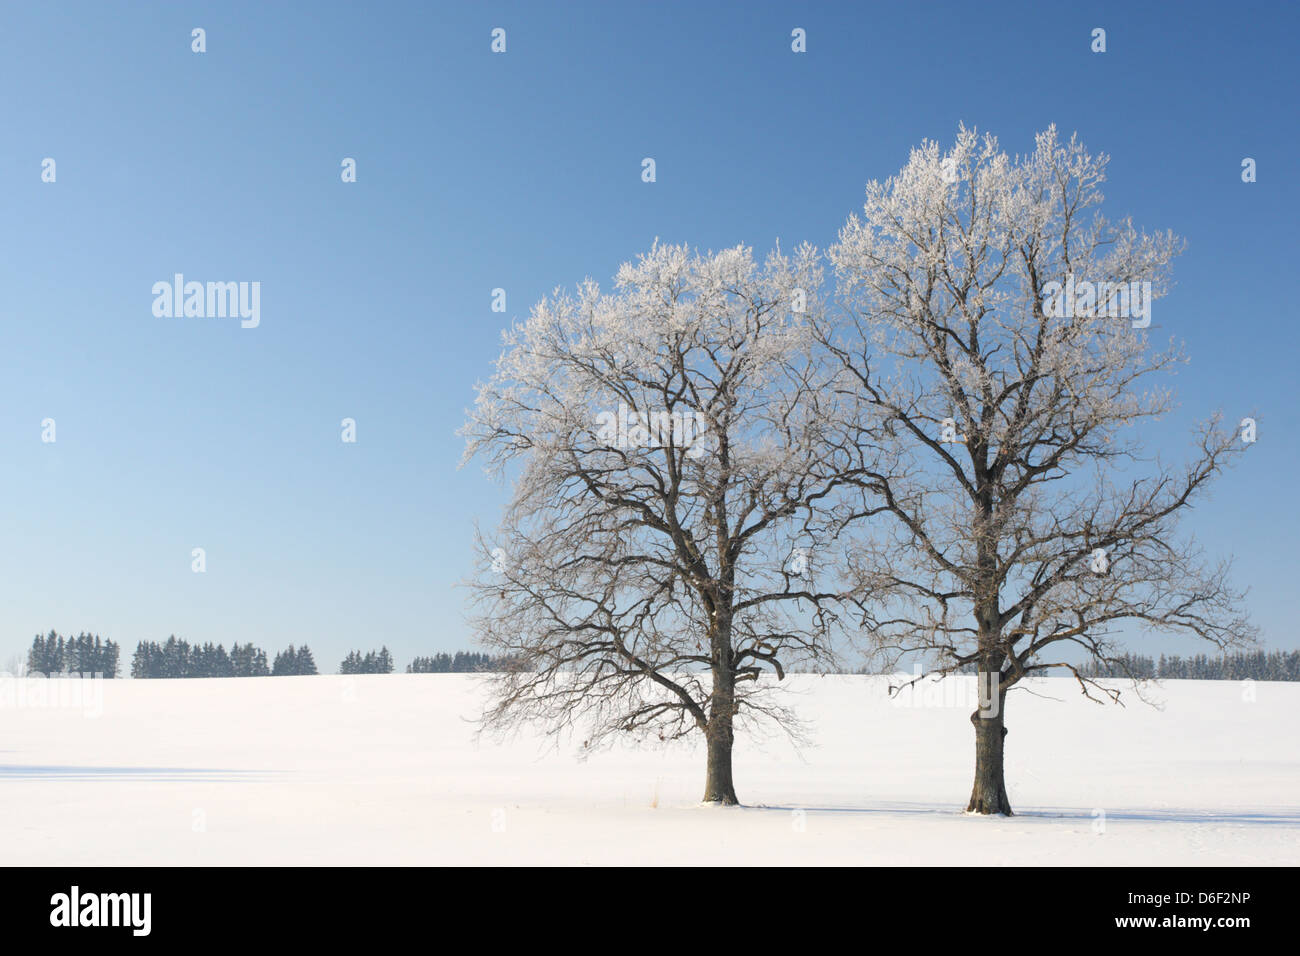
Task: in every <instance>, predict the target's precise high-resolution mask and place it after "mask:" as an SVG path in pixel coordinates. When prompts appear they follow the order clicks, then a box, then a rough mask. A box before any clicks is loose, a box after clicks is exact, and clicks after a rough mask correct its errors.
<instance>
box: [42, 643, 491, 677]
mask: <svg viewBox="0 0 1300 956" xmlns="http://www.w3.org/2000/svg"><path fill="white" fill-rule="evenodd" d="M118 656H119V648H118V645H117V644H116V643H115V642H113V641H106V640H103V639H102V638H100V637H99V635H91V634H79V635H77V636H76V637H67V638H65V637H62V636H61V635H59V634H57V633H56V632H54V631H50V633H49V635H48V636H46V637H42V636H41V635H39V634H38V635H36V638H35V639H34V640H33V641H32V647H31V650H29V651H28V652H27V670H28V672H29V673H36V674H62V673H70V672H71V673H87V674H103V675H104V676H105V677H116V676H117V671H118ZM508 663H509V661H508V658H505V657H493V656H491V655H489V654H479V653H476V652H474V651H456V653H455V654H441V653H440V654H434V655H432V656H430V657H417V658H416V659H415V660H414V661H413V662H412V663H411V664H410V665H408V666H407V668H406V673H408V674H472V673H476V672H480V671H504V670H509V669H510V668H509V666H508ZM393 669H394V661H393V655H392V652H390V651H389V650H388V647H387V646H384V647H381V648H380V649H379V650H378V651H367V652H366V653H365V654H364V655H363V654H362V653H361V652H360V651H352V652H350V653H349V654H348V656H347V657H345V658H343V662H342V663H341V664H340V665H339V673H340V674H391V673H392V672H393ZM316 673H317V670H316V660H315V658H314V657H313V656H312V652H311V648H309V647H308V646H307V645H306V644H304V645H302V646H301V647H298V648H295V647H294V646H293V645H292V644H290V645H289V646H288V648H286V649H285V650H283V651H281V652H279V653H278V654H276V655H275V658H274V660H271V659H269V658H268V657H267V653H266V651H264V650H262V649H261V648H260V647H257V646H255V645H254V644H253V643H252V642H249V643H247V644H238V643H236V644H232V645H231V646H230V650H229V651H227V650H226V648H225V646H224V645H221V644H213V643H211V642H208V643H205V644H190V643H189V641H185V640H181V639H180V638H177V637H176V635H175V634H173V635H171V636H170V637H168V638H167V640H165V641H161V642H159V641H140V642H139V643H138V644H137V645H136V648H135V654H134V655H133V656H132V658H131V676H132V677H134V678H137V679H148V678H177V677H286V676H299V675H309V674H316Z"/></svg>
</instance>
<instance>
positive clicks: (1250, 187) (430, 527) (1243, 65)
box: [0, 2, 1300, 671]
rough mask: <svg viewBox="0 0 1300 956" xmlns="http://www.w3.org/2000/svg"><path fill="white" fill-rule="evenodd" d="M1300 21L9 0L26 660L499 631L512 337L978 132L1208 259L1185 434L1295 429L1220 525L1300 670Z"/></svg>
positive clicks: (1196, 313) (13, 301) (1243, 473)
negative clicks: (492, 405) (1210, 428)
mask: <svg viewBox="0 0 1300 956" xmlns="http://www.w3.org/2000/svg"><path fill="white" fill-rule="evenodd" d="M1296 9H1297V8H1296V7H1295V5H1293V4H1289V3H1280V2H1275V3H1265V4H1251V3H1230V4H1229V3H1223V4H1206V3H1177V4H1172V3H1171V4H1154V3H1142V4H1134V3H1131V2H1123V3H1114V4H1110V3H1076V4H1058V3H1000V2H980V3H940V4H931V3H925V4H919V3H870V4H868V3H818V4H795V3H727V4H723V3H711V4H710V3H700V2H688V3H664V2H655V3H649V2H640V3H627V2H621V3H591V4H577V3H542V2H530V3H520V4H517V5H508V4H499V3H468V2H465V3H456V4H434V3H411V4H396V3H381V2H377V3H366V4H358V3H312V4H299V5H296V6H294V5H290V4H288V3H265V2H239V3H228V2H223V3H213V4H199V3H184V2H156V3H144V2H133V3H120V4H119V3H113V4H107V3H102V2H87V3H54V2H51V3H32V4H17V3H9V4H5V5H4V7H3V11H2V12H0V88H3V90H4V91H5V93H4V96H3V98H0V130H2V131H3V135H2V139H0V142H2V144H3V145H2V146H0V208H3V211H4V224H5V229H4V231H3V234H0V277H2V278H3V298H2V299H0V447H2V448H3V455H0V501H2V502H3V505H0V542H2V543H3V546H2V547H0V668H2V666H3V665H4V664H5V663H7V662H8V661H9V659H10V658H11V657H12V656H16V655H18V654H21V653H23V652H24V650H25V648H26V647H27V646H28V645H29V644H30V642H31V638H32V636H33V635H34V634H35V633H37V632H38V631H41V632H44V631H48V630H49V629H51V628H55V629H57V630H59V631H61V632H64V633H67V632H74V633H75V632H78V631H82V630H86V631H92V632H97V633H99V634H100V635H102V636H105V637H110V638H112V639H114V640H117V641H118V642H119V643H120V644H121V645H122V648H123V670H124V671H125V670H127V669H128V668H129V655H130V652H131V651H132V650H133V649H134V647H135V645H136V642H137V641H140V640H161V639H165V638H166V637H167V636H168V635H169V634H173V633H174V634H176V635H177V636H179V637H184V638H186V639H188V640H189V641H191V642H196V641H197V642H204V641H213V642H221V643H224V644H225V645H226V646H227V647H229V645H230V644H231V642H233V641H240V642H243V641H247V640H252V641H254V642H256V643H258V644H259V645H261V646H262V647H264V648H266V649H267V650H268V651H270V652H272V653H273V652H274V651H276V650H278V649H280V648H282V647H283V646H284V645H286V644H289V643H295V644H301V643H303V642H306V643H309V644H310V645H311V647H312V648H313V650H314V652H315V657H316V660H317V662H318V664H319V665H320V666H321V669H322V670H329V671H332V670H335V669H336V668H337V663H338V661H339V660H340V659H341V658H342V657H343V655H344V654H345V653H346V651H347V650H348V649H350V648H361V649H363V650H364V649H369V648H372V647H378V646H379V645H380V644H381V643H386V644H387V645H388V646H389V648H391V649H392V651H393V652H394V655H395V656H396V658H397V662H398V668H399V669H402V668H403V667H404V666H405V664H406V663H408V662H409V660H410V658H411V657H412V656H414V655H416V654H428V653H433V652H436V651H439V650H451V649H455V648H457V647H464V646H467V645H468V640H469V635H468V630H467V628H466V626H465V624H464V599H465V592H464V591H462V590H457V589H456V588H455V587H454V585H455V584H456V582H457V581H458V580H460V579H461V578H462V577H463V576H464V575H465V574H466V573H468V571H469V569H470V566H471V560H472V555H471V550H470V541H471V522H472V521H473V520H474V519H475V518H478V519H479V520H480V521H481V522H482V523H483V524H484V525H485V526H491V525H493V524H494V523H495V520H496V517H497V515H498V513H499V509H500V506H501V505H502V504H503V502H504V499H505V491H504V489H502V488H500V487H498V486H495V485H493V484H491V483H489V482H488V481H487V480H486V479H485V478H484V477H483V476H482V474H481V472H480V471H479V469H478V468H477V467H474V466H471V467H469V468H466V469H464V470H461V471H458V470H457V468H456V465H457V462H458V459H459V456H460V453H461V448H462V445H461V442H460V440H459V439H457V437H456V436H455V430H456V429H457V428H458V427H459V425H460V424H461V422H462V420H463V410H464V408H465V407H466V406H467V405H468V404H469V403H470V402H471V401H472V398H473V384H474V382H475V380H476V379H479V378H481V377H486V376H487V374H489V372H490V364H491V361H492V360H493V359H494V358H495V357H496V355H497V354H498V352H499V334H500V331H501V329H502V328H503V327H504V326H505V325H507V324H508V323H509V321H510V320H512V319H514V318H522V317H523V316H525V315H526V314H527V312H528V309H529V307H530V305H531V304H532V303H533V302H535V301H536V300H537V299H538V298H539V297H540V296H542V295H543V294H545V293H547V292H549V291H550V290H551V289H552V288H553V287H555V286H557V285H565V286H572V285H573V284H574V283H576V282H578V281H579V280H581V279H582V278H583V277H584V276H588V275H590V276H592V277H594V278H596V279H598V280H600V281H602V282H603V283H608V282H609V280H610V277H611V276H612V274H613V272H614V271H615V269H616V267H617V265H618V263H619V262H620V261H622V260H625V259H629V258H632V257H634V256H635V255H636V254H637V253H639V252H641V251H643V250H645V249H647V248H648V247H649V245H650V243H651V242H652V240H653V239H654V238H655V237H660V238H662V239H664V240H665V241H670V242H689V243H691V244H694V245H698V246H701V247H704V248H721V247H724V246H729V245H734V244H736V243H739V242H743V243H746V244H750V245H752V246H754V247H755V249H756V251H759V252H762V251H765V250H767V249H768V248H770V247H771V245H772V244H773V242H774V241H775V240H777V239H778V238H779V239H780V240H781V242H782V244H783V245H784V246H786V247H791V246H793V245H795V244H796V243H798V242H800V241H803V240H808V241H811V242H813V243H815V244H816V245H818V246H821V247H825V246H826V245H828V244H829V243H831V242H832V241H833V240H834V238H835V236H836V233H837V231H838V229H839V228H840V226H841V225H842V224H843V222H844V220H845V219H846V217H847V216H848V215H849V213H850V212H853V211H855V210H856V209H858V208H859V207H860V205H861V198H862V191H863V187H864V185H865V183H866V182H867V181H868V180H869V179H873V178H881V179H883V178H884V177H886V176H888V175H890V174H891V173H893V172H896V171H897V170H898V169H899V168H900V167H901V166H902V165H903V163H904V162H905V160H906V158H907V153H908V149H909V148H910V147H911V146H913V145H916V144H918V143H919V142H920V141H921V140H922V139H924V138H927V137H929V138H935V139H938V140H940V142H942V143H944V144H948V143H950V142H951V139H952V137H953V134H954V133H955V131H956V128H957V125H958V123H959V122H963V121H964V122H965V123H966V124H968V125H974V126H977V127H978V128H980V129H981V130H989V131H991V132H994V133H995V134H997V135H998V137H999V138H1000V139H1001V141H1002V144H1003V146H1004V148H1006V149H1007V150H1008V151H1010V152H1013V153H1014V152H1016V151H1027V150H1029V149H1032V146H1033V134H1034V133H1035V132H1036V131H1038V130H1040V129H1042V128H1044V127H1046V126H1047V125H1048V124H1050V123H1056V124H1057V126H1058V127H1059V128H1061V129H1062V131H1064V132H1065V133H1067V134H1068V133H1070V132H1073V131H1078V133H1079V134H1080V136H1081V138H1082V139H1083V141H1084V142H1085V143H1086V144H1087V145H1088V146H1089V148H1090V149H1092V150H1094V151H1097V152H1106V153H1109V154H1110V155H1111V157H1112V162H1111V166H1110V182H1109V183H1108V185H1107V187H1106V195H1107V203H1106V207H1105V208H1106V210H1107V212H1108V214H1109V215H1110V216H1111V217H1112V218H1119V217H1121V216H1123V215H1127V214H1131V215H1132V216H1133V217H1134V219H1135V221H1136V222H1137V223H1138V224H1139V225H1141V226H1144V227H1146V228H1150V229H1156V228H1159V229H1165V228H1169V229H1173V230H1174V231H1175V232H1177V233H1179V234H1181V235H1183V236H1184V237H1185V238H1186V239H1187V241H1188V249H1187V252H1186V253H1185V254H1184V255H1183V256H1182V257H1181V258H1180V259H1179V260H1178V262H1177V263H1176V265H1175V270H1174V275H1175V279H1176V281H1177V285H1176V287H1175V289H1174V291H1173V293H1172V294H1171V295H1170V296H1169V297H1168V298H1166V299H1163V300H1161V301H1160V302H1158V303H1157V304H1156V311H1155V317H1154V325H1156V326H1159V327H1161V329H1160V330H1163V331H1167V332H1169V333H1171V334H1173V335H1176V336H1178V337H1179V338H1181V339H1182V340H1184V341H1185V343H1186V347H1187V350H1188V353H1189V354H1190V356H1191V359H1192V361H1191V364H1190V365H1189V366H1188V367H1187V368H1186V369H1185V370H1183V371H1182V372H1181V373H1180V375H1179V376H1178V379H1177V381H1176V383H1175V384H1176V385H1177V387H1178V389H1179V392H1180V396H1181V400H1182V408H1181V411H1180V414H1179V416H1177V417H1176V418H1175V419H1171V420H1169V421H1167V422H1166V423H1165V424H1164V425H1163V426H1162V427H1161V429H1160V430H1159V431H1157V432H1153V433H1152V434H1151V441H1152V443H1153V444H1154V445H1157V446H1159V447H1161V448H1164V447H1166V446H1167V447H1168V448H1169V449H1170V450H1171V452H1177V451H1178V450H1180V449H1181V448H1183V447H1184V442H1185V440H1186V437H1187V427H1188V425H1189V424H1190V423H1191V422H1192V421H1193V420H1195V419H1199V418H1203V417H1205V416H1206V415H1208V414H1209V413H1210V412H1212V411H1214V410H1215V409H1216V408H1222V409H1223V410H1224V411H1225V413H1226V414H1227V415H1229V416H1230V417H1240V416H1242V415H1248V414H1252V413H1255V414H1257V417H1258V419H1259V423H1260V425H1259V429H1260V430H1259V441H1258V443H1257V445H1256V446H1255V448H1253V449H1252V450H1251V454H1250V455H1248V456H1246V458H1245V460H1244V461H1243V462H1242V464H1241V466H1240V467H1239V468H1238V469H1237V470H1236V471H1235V472H1234V473H1233V474H1231V475H1230V476H1229V477H1228V478H1227V479H1226V480H1225V481H1223V482H1222V483H1221V484H1220V485H1219V488H1218V491H1217V493H1216V494H1215V496H1214V498H1213V500H1212V501H1210V502H1209V503H1208V504H1206V505H1204V506H1202V507H1201V508H1199V509H1197V510H1196V511H1195V512H1194V513H1193V514H1192V516H1191V519H1190V520H1191V527H1192V528H1193V529H1194V530H1195V531H1196V533H1197V535H1198V537H1199V538H1200V539H1201V540H1202V541H1203V543H1204V544H1205V545H1206V546H1207V547H1208V548H1209V549H1210V550H1211V551H1222V552H1225V553H1233V554H1235V555H1236V557H1237V580H1238V582H1239V583H1241V584H1243V585H1248V586H1249V587H1251V589H1252V607H1253V609H1254V611H1255V615H1256V622H1257V623H1258V624H1260V625H1261V626H1262V627H1263V628H1264V631H1265V634H1264V636H1265V641H1266V644H1267V645H1268V646H1270V647H1284V648H1294V647H1297V646H1300V637H1298V636H1297V628H1296V625H1295V622H1294V614H1293V612H1294V610H1295V608H1296V606H1297V601H1296V593H1297V589H1298V585H1297V582H1296V572H1297V564H1298V562H1297V560H1296V557H1295V552H1296V548H1297V542H1298V540H1300V527H1298V523H1297V518H1296V512H1297V509H1296V506H1295V496H1296V494H1297V481H1296V476H1297V474H1298V473H1300V453H1298V452H1297V446H1296V442H1295V439H1294V437H1293V432H1292V429H1293V428H1295V427H1296V423H1297V413H1298V412H1300V401H1298V400H1297V397H1296V389H1297V384H1296V374H1295V369H1296V356H1297V344H1298V343H1297V338H1298V335H1297V314H1296V313H1297V310H1296V298H1297V297H1296V293H1295V281H1296V278H1295V277H1296V275H1297V267H1296V261H1297V256H1296V253H1297V240H1296V236H1297V221H1296V220H1297V212H1298V211H1300V204H1298V203H1297V195H1298V190H1300V187H1298V176H1300V170H1298V169H1297V157H1300V136H1298V135H1297V127H1296V120H1295V116H1296V104H1297V76H1298V75H1300V68H1298V67H1297V57H1296V53H1295V49H1294V43H1295V39H1296V36H1297V35H1298V33H1300V30H1298V29H1297V28H1298V27H1300V15H1298V14H1297V13H1296ZM196 27H201V28H203V29H204V30H205V31H206V45H207V51H206V52H205V53H201V54H199V53H194V52H192V50H191V43H192V40H191V30H192V29H193V28H196ZM495 27H501V28H504V29H505V30H506V52H505V53H504V54H494V53H492V52H491V50H490V43H491V36H490V34H491V31H492V30H493V28H495ZM796 27H800V28H803V29H804V30H806V32H807V52H806V53H802V54H796V53H794V52H792V51H791V30H793V29H794V28H796ZM1095 27H1102V28H1104V29H1105V30H1106V44H1107V50H1106V52H1105V53H1093V52H1092V51H1091V49H1090V45H1091V43H1092V38H1091V31H1092V30H1093V28H1095ZM345 157H351V158H354V159H355V160H356V163H357V182H355V183H343V182H342V181H341V176H340V172H341V167H340V164H341V162H342V161H343V159H344V158H345ZM644 157H653V158H654V159H655V161H656V165H657V181H656V182H655V183H644V182H642V180H641V161H642V159H643V158H644ZM1244 157H1252V158H1254V159H1255V160H1256V162H1257V170H1258V181H1257V182H1255V183H1249V184H1247V183H1243V182H1242V181H1241V162H1242V159H1243V158H1244ZM46 158H52V159H54V160H55V163H56V166H55V171H56V181H55V182H53V183H47V182H42V161H43V160H44V159H46ZM178 272H179V273H183V274H184V275H185V276H186V278H187V279H192V280H198V281H258V282H260V283H261V303H260V306H261V308H260V325H259V326H258V327H257V328H250V329H245V328H241V325H240V322H239V320H238V319H230V318H213V319H199V318H179V319H173V318H159V317H156V316H155V315H154V314H153V311H152V306H153V301H154V296H153V293H152V287H153V284H154V283H155V282H158V281H170V280H171V277H172V276H173V275H174V274H175V273H178ZM498 287H499V288H504V289H505V290H506V303H507V311H506V312H505V313H504V314H502V313H497V312H493V311H492V310H491V308H490V306H491V296H492V290H493V289H494V288H498ZM1160 330H1157V329H1153V330H1152V331H1153V333H1154V332H1157V331H1160ZM344 418H353V419H355V421H356V423H357V425H356V427H357V433H356V435H357V441H356V443H355V444H347V443H344V442H343V441H341V438H340V435H341V430H342V429H341V425H340V423H341V420H342V419H344ZM45 419H54V421H55V429H56V431H55V437H56V440H55V441H54V442H53V443H50V442H44V441H42V431H43V429H42V424H41V423H42V421H43V420H45ZM199 547H201V548H203V549H204V550H205V552H206V571H205V573H203V574H195V573H193V572H192V570H191V562H192V558H191V553H192V550H193V549H194V548H199ZM1152 646H1155V647H1156V650H1157V652H1158V651H1159V650H1160V649H1163V648H1164V647H1165V646H1166V645H1158V646H1156V645H1152ZM1174 649H1177V650H1182V649H1191V648H1174Z"/></svg>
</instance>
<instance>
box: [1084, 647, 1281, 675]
mask: <svg viewBox="0 0 1300 956" xmlns="http://www.w3.org/2000/svg"><path fill="white" fill-rule="evenodd" d="M1083 673H1084V676H1086V677H1129V676H1132V677H1136V678H1138V679H1140V680H1153V679H1159V680H1282V681H1300V650H1297V651H1271V652H1269V653H1265V652H1264V651H1253V652H1244V653H1236V654H1225V655H1223V656H1221V657H1210V656H1209V655H1207V654H1195V655H1193V656H1191V657H1179V656H1178V655H1177V654H1175V655H1173V656H1171V657H1167V656H1165V655H1164V654H1161V655H1160V657H1159V659H1156V658H1153V657H1145V656H1143V655H1141V654H1122V655H1120V656H1119V657H1118V658H1116V660H1115V661H1114V662H1111V663H1106V664H1097V663H1094V664H1093V665H1091V666H1090V667H1088V668H1087V669H1085V670H1084V671H1083Z"/></svg>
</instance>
